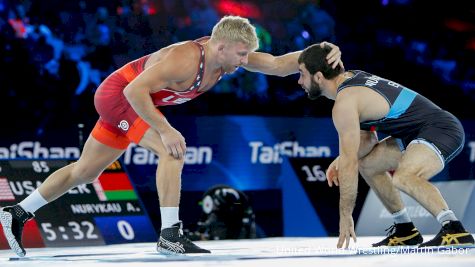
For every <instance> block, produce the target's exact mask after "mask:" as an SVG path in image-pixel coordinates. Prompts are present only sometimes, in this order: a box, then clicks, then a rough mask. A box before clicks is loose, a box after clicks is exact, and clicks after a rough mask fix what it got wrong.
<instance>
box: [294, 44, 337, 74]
mask: <svg viewBox="0 0 475 267" xmlns="http://www.w3.org/2000/svg"><path fill="white" fill-rule="evenodd" d="M331 50H332V48H331V47H330V46H329V45H325V46H324V47H323V48H322V47H320V44H313V45H311V46H309V47H307V48H305V50H303V51H302V53H301V54H300V56H299V59H298V62H299V65H300V64H302V63H303V64H305V68H306V69H307V70H308V72H310V74H311V75H315V73H317V72H318V71H319V72H321V73H322V74H323V76H324V77H325V79H333V78H335V77H336V76H338V74H340V73H343V71H344V70H343V69H342V68H341V66H340V65H338V66H336V68H334V69H332V66H331V65H329V64H328V63H327V59H326V56H327V55H328V53H330V51H331Z"/></svg>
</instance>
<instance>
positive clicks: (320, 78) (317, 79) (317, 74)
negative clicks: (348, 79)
mask: <svg viewBox="0 0 475 267" xmlns="http://www.w3.org/2000/svg"><path fill="white" fill-rule="evenodd" d="M314 76H315V81H316V82H317V83H318V82H319V81H321V80H322V79H323V78H325V76H323V73H322V72H320V71H317V72H316V73H315V75H314Z"/></svg>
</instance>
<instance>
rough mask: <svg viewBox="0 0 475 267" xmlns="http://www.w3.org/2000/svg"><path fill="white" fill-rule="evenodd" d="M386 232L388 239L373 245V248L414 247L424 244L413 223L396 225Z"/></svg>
mask: <svg viewBox="0 0 475 267" xmlns="http://www.w3.org/2000/svg"><path fill="white" fill-rule="evenodd" d="M385 231H386V232H387V237H386V238H385V239H384V240H382V241H381V242H378V243H375V244H373V247H380V246H389V247H391V246H414V245H419V244H420V243H422V235H421V233H420V232H419V230H417V228H416V227H415V226H414V224H413V223H412V222H408V223H397V224H396V223H395V224H393V225H392V226H391V227H389V228H388V229H386V230H385Z"/></svg>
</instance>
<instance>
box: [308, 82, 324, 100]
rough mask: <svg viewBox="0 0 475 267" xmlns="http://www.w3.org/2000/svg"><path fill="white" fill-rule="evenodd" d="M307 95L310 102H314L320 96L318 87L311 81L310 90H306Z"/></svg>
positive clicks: (320, 91)
mask: <svg viewBox="0 0 475 267" xmlns="http://www.w3.org/2000/svg"><path fill="white" fill-rule="evenodd" d="M307 95H308V98H309V99H310V100H315V99H317V98H319V97H320V96H322V89H320V86H318V84H317V83H316V82H315V81H313V79H312V80H311V82H310V88H309V89H308V90H307Z"/></svg>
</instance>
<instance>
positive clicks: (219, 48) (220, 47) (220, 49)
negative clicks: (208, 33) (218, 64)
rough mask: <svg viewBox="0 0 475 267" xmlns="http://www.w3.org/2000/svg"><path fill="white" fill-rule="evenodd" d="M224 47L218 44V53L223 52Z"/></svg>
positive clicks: (221, 43)
mask: <svg viewBox="0 0 475 267" xmlns="http://www.w3.org/2000/svg"><path fill="white" fill-rule="evenodd" d="M225 47H226V45H225V44H224V43H223V42H219V43H218V51H219V52H223V51H224V48H225Z"/></svg>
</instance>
